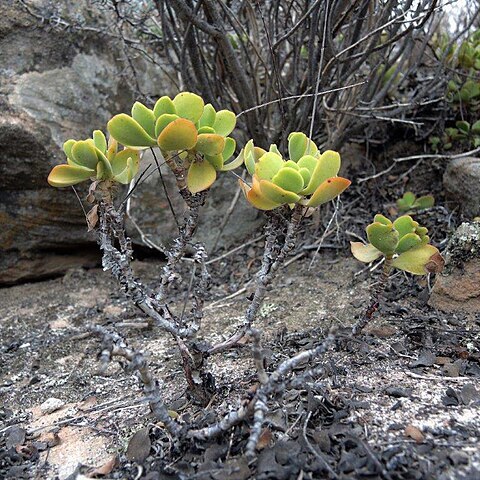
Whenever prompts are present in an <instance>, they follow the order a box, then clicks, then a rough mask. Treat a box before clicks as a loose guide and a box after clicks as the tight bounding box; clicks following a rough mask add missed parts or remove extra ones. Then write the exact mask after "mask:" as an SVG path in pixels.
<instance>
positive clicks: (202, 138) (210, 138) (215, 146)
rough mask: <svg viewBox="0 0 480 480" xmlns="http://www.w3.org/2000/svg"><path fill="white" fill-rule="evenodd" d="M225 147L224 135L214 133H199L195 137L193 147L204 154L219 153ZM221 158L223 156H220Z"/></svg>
mask: <svg viewBox="0 0 480 480" xmlns="http://www.w3.org/2000/svg"><path fill="white" fill-rule="evenodd" d="M224 148H225V137H222V136H221V135H217V134H216V133H201V134H200V135H198V137H197V144H196V145H195V149H196V150H197V152H200V153H203V154H204V155H219V154H221V153H222V152H223V149H224ZM222 159H223V157H222Z"/></svg>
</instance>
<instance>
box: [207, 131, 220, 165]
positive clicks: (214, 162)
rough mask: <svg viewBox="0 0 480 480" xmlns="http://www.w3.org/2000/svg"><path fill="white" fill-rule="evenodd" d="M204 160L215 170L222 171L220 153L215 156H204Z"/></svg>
mask: <svg viewBox="0 0 480 480" xmlns="http://www.w3.org/2000/svg"><path fill="white" fill-rule="evenodd" d="M222 138H223V137H222ZM205 160H207V162H208V163H210V165H212V167H213V168H215V170H217V171H219V170H222V168H223V155H222V154H221V153H218V154H217V155H205Z"/></svg>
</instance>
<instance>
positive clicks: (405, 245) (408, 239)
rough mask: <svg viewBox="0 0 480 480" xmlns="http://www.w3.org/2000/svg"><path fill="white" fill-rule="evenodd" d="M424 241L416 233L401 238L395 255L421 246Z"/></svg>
mask: <svg viewBox="0 0 480 480" xmlns="http://www.w3.org/2000/svg"><path fill="white" fill-rule="evenodd" d="M421 243H422V239H421V238H420V237H419V236H418V235H417V234H415V233H407V234H406V235H404V236H403V237H402V238H400V240H399V242H398V245H397V248H396V250H395V253H403V252H406V251H407V250H410V249H411V248H414V247H416V246H418V245H421Z"/></svg>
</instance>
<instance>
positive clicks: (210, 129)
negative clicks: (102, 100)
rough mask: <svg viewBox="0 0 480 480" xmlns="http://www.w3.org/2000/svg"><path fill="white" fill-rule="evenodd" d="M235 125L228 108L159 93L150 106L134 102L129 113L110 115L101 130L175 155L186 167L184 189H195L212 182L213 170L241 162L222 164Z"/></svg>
mask: <svg viewBox="0 0 480 480" xmlns="http://www.w3.org/2000/svg"><path fill="white" fill-rule="evenodd" d="M235 124H236V116H235V114H234V113H233V112H231V111H229V110H220V111H218V112H217V111H215V109H214V108H213V106H212V105H211V104H207V105H205V104H204V101H203V99H202V98H201V97H200V96H198V95H196V94H194V93H191V92H182V93H179V94H178V95H177V96H176V97H175V98H174V99H173V100H172V99H171V98H170V97H168V96H164V97H161V98H160V99H159V100H158V101H157V102H156V103H155V106H154V107H153V110H151V109H149V108H147V107H146V106H145V105H143V104H141V103H140V102H136V103H135V104H134V105H133V107H132V112H131V116H130V115H127V114H125V113H121V114H119V115H115V116H114V117H113V118H112V119H111V120H110V121H109V122H108V125H107V128H108V131H109V132H110V135H111V136H112V137H113V138H115V139H116V140H117V141H119V142H120V143H122V144H124V145H128V147H134V148H148V147H156V146H158V147H160V150H161V151H162V154H163V155H164V157H165V158H167V157H171V156H172V155H173V156H175V158H176V160H177V161H180V162H182V168H185V169H186V170H188V175H187V187H188V189H189V190H190V191H191V192H192V193H197V192H200V191H202V190H206V189H207V188H209V187H210V186H211V185H212V184H213V182H214V181H215V179H216V178H217V172H218V171H227V170H233V169H234V168H237V167H238V166H240V165H241V164H242V161H243V160H242V159H241V158H240V159H238V158H237V159H236V160H234V161H232V162H230V163H228V164H227V163H226V162H227V161H228V160H229V159H230V158H231V157H232V155H233V154H234V152H235V147H236V144H235V140H234V139H233V138H231V137H229V136H228V135H229V134H230V133H231V132H232V131H233V129H234V128H235Z"/></svg>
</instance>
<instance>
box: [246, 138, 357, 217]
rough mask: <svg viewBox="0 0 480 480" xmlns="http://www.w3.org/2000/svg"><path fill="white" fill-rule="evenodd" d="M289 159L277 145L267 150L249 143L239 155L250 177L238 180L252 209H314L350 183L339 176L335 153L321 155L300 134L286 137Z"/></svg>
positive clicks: (339, 161)
mask: <svg viewBox="0 0 480 480" xmlns="http://www.w3.org/2000/svg"><path fill="white" fill-rule="evenodd" d="M288 153H289V157H290V158H289V159H287V160H286V159H284V158H283V157H282V155H281V153H280V152H279V150H278V148H277V146H276V145H271V146H270V149H269V151H268V152H267V151H265V150H263V149H262V148H260V147H256V146H254V145H253V141H252V140H250V141H249V142H248V143H247V144H246V146H245V148H244V149H243V151H242V153H241V155H240V156H242V155H243V160H244V162H245V166H246V167H247V170H248V172H249V173H250V175H251V184H248V183H245V182H244V181H242V180H239V183H240V186H241V188H242V190H243V193H244V195H245V197H246V199H247V200H248V202H250V203H251V204H252V205H253V206H254V207H256V208H258V209H260V210H273V209H275V208H278V207H280V206H282V205H301V206H304V207H311V208H315V207H318V206H320V205H322V204H324V203H327V202H328V201H330V200H333V199H334V198H335V197H337V196H338V195H340V194H341V193H342V192H343V191H344V190H345V189H346V188H347V187H348V186H349V185H350V183H351V182H350V180H347V179H346V178H342V177H338V176H337V174H338V172H339V170H340V165H341V160H340V155H339V154H338V152H334V151H332V150H326V151H325V152H323V153H320V151H319V150H318V147H317V146H316V145H315V143H314V142H313V141H312V140H310V139H309V138H308V137H307V136H306V135H305V134H304V133H302V132H293V133H291V134H290V135H289V137H288Z"/></svg>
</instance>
